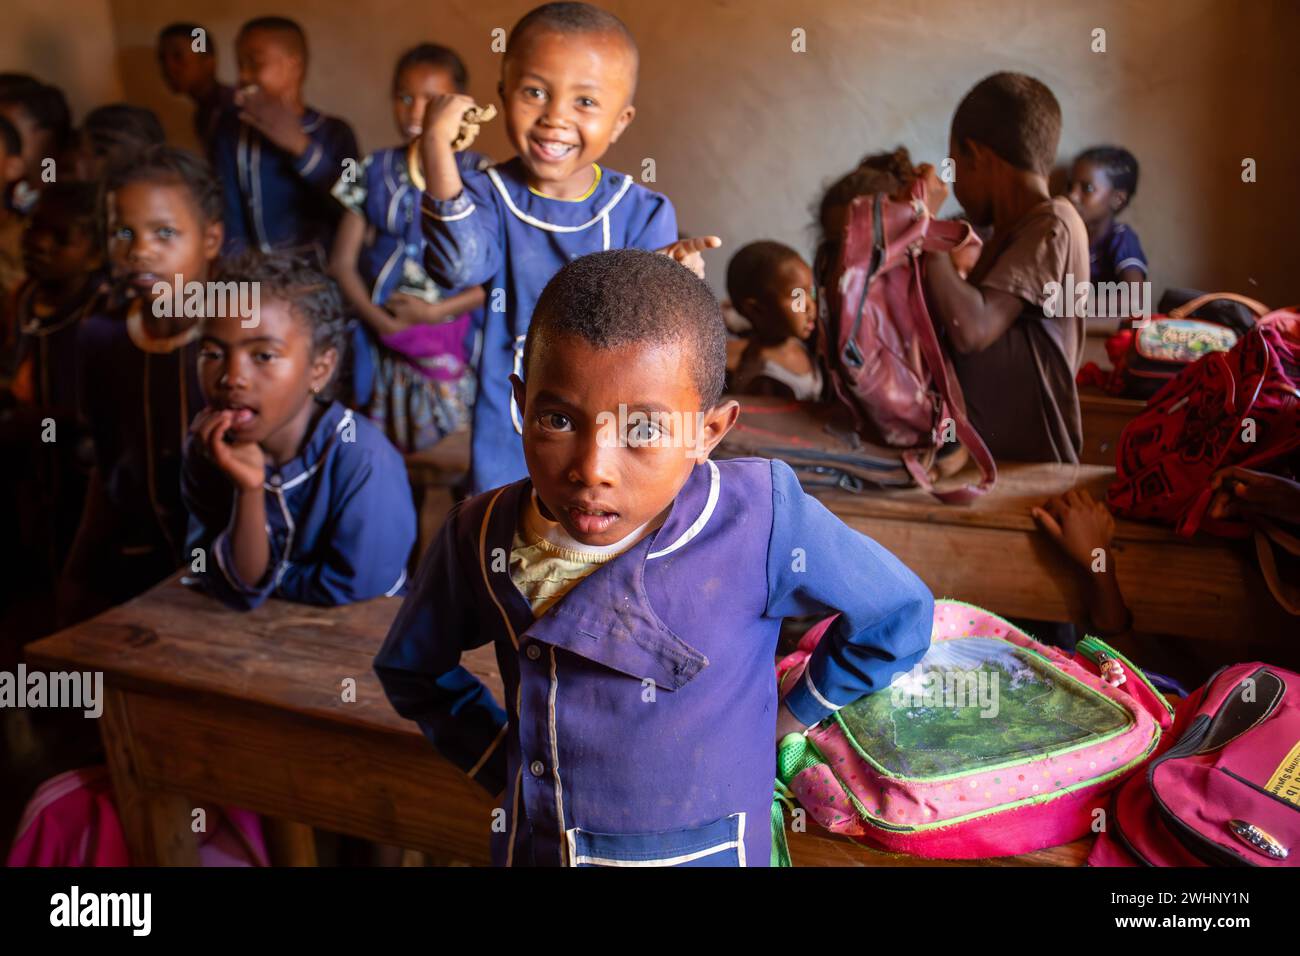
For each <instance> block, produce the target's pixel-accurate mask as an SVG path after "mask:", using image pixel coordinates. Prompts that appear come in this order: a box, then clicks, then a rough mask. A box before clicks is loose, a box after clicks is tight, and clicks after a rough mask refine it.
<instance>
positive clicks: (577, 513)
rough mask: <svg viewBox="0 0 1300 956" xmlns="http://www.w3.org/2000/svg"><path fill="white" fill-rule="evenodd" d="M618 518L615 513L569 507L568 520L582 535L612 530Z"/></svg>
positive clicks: (575, 506) (574, 506) (597, 509)
mask: <svg viewBox="0 0 1300 956" xmlns="http://www.w3.org/2000/svg"><path fill="white" fill-rule="evenodd" d="M620 517H621V516H620V515H619V513H618V512H617V511H606V510H603V509H599V508H581V507H578V506H577V505H570V506H569V520H570V521H571V522H572V523H573V527H574V528H575V529H576V530H577V531H578V532H579V533H580V534H584V535H597V534H603V533H604V532H606V531H608V530H609V529H610V528H612V527H613V526H614V524H615V523H616V522H617V521H618V520H619V518H620Z"/></svg>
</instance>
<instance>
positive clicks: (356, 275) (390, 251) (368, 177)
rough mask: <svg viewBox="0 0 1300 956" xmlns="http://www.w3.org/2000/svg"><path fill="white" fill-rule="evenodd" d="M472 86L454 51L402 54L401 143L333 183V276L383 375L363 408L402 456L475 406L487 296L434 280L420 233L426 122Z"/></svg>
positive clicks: (396, 78)
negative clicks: (472, 359) (477, 351)
mask: <svg viewBox="0 0 1300 956" xmlns="http://www.w3.org/2000/svg"><path fill="white" fill-rule="evenodd" d="M467 82H468V75H467V73H466V70H465V64H464V63H462V62H461V59H460V57H459V56H457V55H456V53H455V52H454V51H452V50H449V49H447V48H446V47H443V46H438V45H436V44H433V43H422V44H420V45H419V46H417V47H415V48H413V49H411V50H408V51H406V53H404V54H402V56H401V58H400V59H399V60H398V61H397V68H396V69H395V70H394V71H393V118H394V119H395V120H396V122H397V131H398V135H399V136H401V137H402V145H401V146H395V147H393V148H391V149H383V150H380V151H379V152H377V153H372V154H371V155H369V156H367V157H366V158H365V160H364V161H363V162H362V163H361V169H360V171H359V173H358V175H357V176H356V177H355V178H353V177H350V176H344V177H342V178H340V179H339V181H338V183H337V184H336V185H335V186H334V196H335V197H336V198H337V199H338V200H339V202H341V203H342V204H343V207H344V209H345V210H346V212H345V213H344V214H343V219H342V221H341V222H340V224H339V231H338V235H337V236H336V238H335V240H334V251H333V253H332V255H331V257H330V272H331V274H332V275H333V276H334V278H335V280H336V281H337V282H338V284H339V289H340V290H341V291H342V292H343V296H344V298H345V299H346V300H347V301H348V303H349V305H351V306H352V308H353V309H354V310H355V311H356V312H357V314H358V315H360V316H361V318H362V320H363V321H364V322H365V324H366V326H367V327H368V328H369V331H370V335H368V336H365V337H364V346H365V350H366V353H367V354H369V356H370V357H371V359H372V362H373V365H374V369H375V374H374V376H373V386H372V388H371V389H370V396H369V400H368V401H365V402H364V404H363V406H362V407H363V409H364V411H365V413H366V415H367V416H369V418H370V419H371V421H373V422H375V424H376V425H378V426H379V428H380V429H381V430H383V431H384V432H386V433H387V435H388V437H389V438H390V439H391V440H392V442H393V444H395V445H396V446H397V447H398V448H399V449H401V450H402V451H404V452H412V451H417V450H419V449H421V448H427V447H429V446H430V445H434V444H436V443H437V442H438V441H439V440H441V439H442V437H443V436H444V435H446V434H448V433H450V432H453V431H455V430H456V429H458V428H460V427H462V426H463V425H465V424H467V423H468V421H469V409H470V407H471V406H472V405H473V401H474V376H473V372H472V371H471V370H470V369H469V367H468V365H467V362H468V360H469V355H470V348H469V346H470V345H472V337H473V333H474V329H473V324H472V320H473V317H472V316H471V315H470V311H471V310H472V309H476V308H478V307H479V306H481V305H482V304H483V290H482V288H480V287H478V286H473V287H471V288H469V289H467V290H464V291H462V292H459V293H454V292H451V291H449V290H445V289H442V288H440V287H439V286H438V285H437V283H435V282H434V281H433V280H432V279H431V278H429V274H428V273H427V272H425V271H424V263H423V254H422V253H423V249H424V236H423V234H422V232H421V227H420V193H421V191H422V190H423V189H424V174H423V172H422V171H421V169H420V153H419V139H420V133H421V132H422V131H423V129H422V127H421V125H420V123H421V121H422V120H423V119H424V111H425V108H426V107H427V106H428V104H429V101H430V100H431V99H432V98H433V97H435V96H441V95H445V94H451V93H464V92H465V86H466V83H467ZM456 159H457V162H458V163H459V164H460V169H461V170H462V171H464V172H470V171H478V170H482V169H485V168H487V167H488V166H490V165H491V160H489V159H488V158H487V157H486V156H483V155H482V154H481V153H475V152H473V151H471V150H462V151H461V152H459V153H457V154H456ZM360 356H361V352H360V350H358V361H360V360H361V358H360ZM358 397H359V398H364V396H358Z"/></svg>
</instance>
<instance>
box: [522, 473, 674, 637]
mask: <svg viewBox="0 0 1300 956" xmlns="http://www.w3.org/2000/svg"><path fill="white" fill-rule="evenodd" d="M657 527H658V523H656V522H648V523H646V524H644V525H642V526H641V527H640V528H637V529H636V530H635V531H633V532H632V533H631V534H629V535H628V536H627V537H625V538H623V539H622V540H621V541H616V542H615V543H614V544H611V545H606V546H604V547H596V546H594V545H588V544H583V543H582V542H580V541H575V540H574V539H573V538H571V537H570V536H569V534H568V532H566V531H565V530H564V527H563V525H561V524H560V523H559V522H558V521H551V520H550V519H549V518H546V517H545V516H543V515H542V513H541V511H540V510H539V509H538V507H537V495H536V493H534V494H532V495H531V496H529V499H528V505H527V507H526V508H525V509H524V515H523V520H522V521H521V522H520V524H519V527H518V528H517V529H516V530H515V539H514V542H513V543H512V544H511V546H510V580H511V581H512V582H514V585H515V587H516V588H518V589H519V593H520V594H522V595H523V596H524V599H525V600H527V601H528V604H529V606H530V607H531V608H532V609H533V615H534V616H535V617H541V616H542V615H543V614H545V613H546V612H547V611H549V610H550V609H551V607H552V606H554V605H555V603H556V602H557V601H559V600H560V598H562V597H564V596H565V595H566V594H568V593H569V592H570V591H572V590H573V589H574V588H575V587H577V586H578V584H579V583H580V582H581V581H582V579H583V578H585V577H586V576H587V575H589V574H591V572H593V571H595V570H596V569H597V568H599V567H600V566H601V565H602V564H606V563H608V562H609V561H612V560H613V559H614V558H617V557H618V556H619V555H620V554H622V553H623V552H624V551H626V550H628V549H629V548H631V547H632V546H633V545H634V544H636V543H637V542H638V541H640V540H641V539H642V538H644V537H645V536H646V535H647V534H649V533H650V532H652V531H654V530H655V528H657Z"/></svg>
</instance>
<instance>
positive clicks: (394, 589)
mask: <svg viewBox="0 0 1300 956" xmlns="http://www.w3.org/2000/svg"><path fill="white" fill-rule="evenodd" d="M405 583H406V568H402V573H401V575H400V576H399V577H398V578H397V583H396V584H394V585H393V586H392V587H391V588H389V589H388V590H387V591H385V592H384V597H392V596H393V595H395V594H396V593H397V592H398V591H400V590H402V585H403V584H405Z"/></svg>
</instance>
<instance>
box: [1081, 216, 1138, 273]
mask: <svg viewBox="0 0 1300 956" xmlns="http://www.w3.org/2000/svg"><path fill="white" fill-rule="evenodd" d="M1088 253H1089V258H1090V260H1091V262H1092V270H1091V271H1092V281H1093V282H1118V281H1119V276H1120V273H1121V272H1123V271H1124V270H1125V269H1130V268H1132V269H1141V270H1142V275H1143V276H1144V277H1145V276H1146V275H1147V274H1148V270H1147V257H1146V253H1144V252H1143V251H1142V243H1140V242H1138V236H1137V233H1136V232H1134V231H1133V230H1132V229H1131V228H1129V226H1128V224H1127V223H1122V222H1112V223H1111V227H1110V229H1108V230H1107V231H1106V234H1105V235H1104V236H1100V237H1099V238H1098V239H1097V241H1096V242H1094V243H1092V244H1091V245H1090V247H1089V250H1088Z"/></svg>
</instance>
